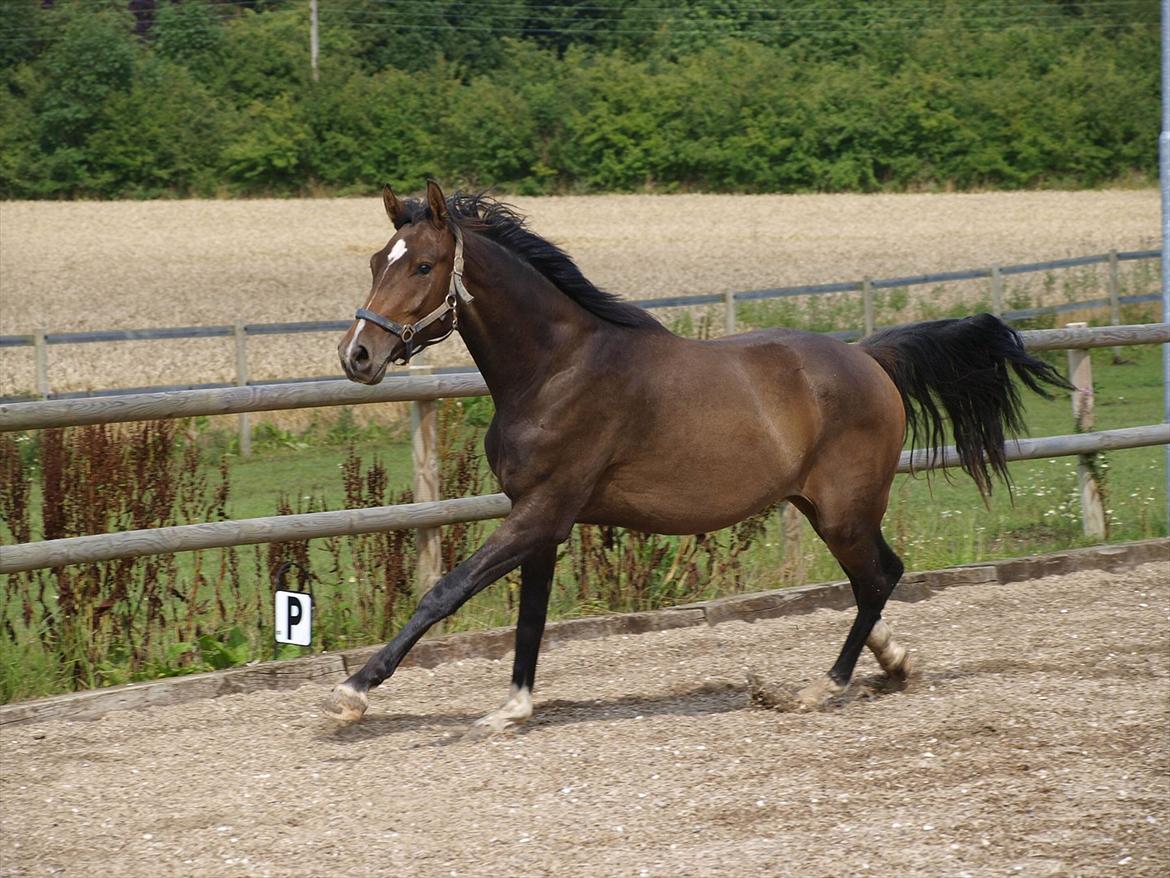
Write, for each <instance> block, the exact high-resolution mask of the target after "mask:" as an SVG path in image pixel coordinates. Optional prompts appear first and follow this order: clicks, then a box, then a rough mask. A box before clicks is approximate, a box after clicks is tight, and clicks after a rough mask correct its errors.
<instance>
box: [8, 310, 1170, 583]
mask: <svg viewBox="0 0 1170 878" xmlns="http://www.w3.org/2000/svg"><path fill="white" fill-rule="evenodd" d="M1022 335H1023V339H1024V344H1025V345H1026V346H1027V347H1028V348H1029V349H1031V350H1056V349H1070V350H1082V349H1087V348H1093V347H1109V346H1113V345H1117V344H1157V343H1165V342H1168V341H1170V323H1158V324H1143V325H1137V326H1118V327H1098V328H1089V327H1066V328H1064V329H1054V330H1034V331H1031V332H1026V333H1022ZM486 392H487V387H486V385H485V384H484V383H483V379H482V377H481V376H480V375H479V374H478V373H467V374H463V375H412V376H402V377H396V378H390V379H387V380H386V381H384V382H383V383H382V384H380V385H376V386H374V387H367V386H364V385H358V384H352V383H349V382H326V383H312V384H307V385H301V386H296V387H291V386H284V387H265V388H258V387H241V388H233V389H231V390H218V391H189V392H186V393H171V394H161V393H160V394H144V395H142V396H141V397H137V398H131V397H127V398H119V399H91V400H68V401H64V400H62V401H56V400H52V401H46V402H31V403H16V404H9V405H0V431H12V430H25V429H31V428H34V427H46V426H71V425H81V424H94V423H107V422H116V421H129V420H143V419H152V418H167V417H187V416H190V415H193V414H233V413H240V412H250V411H270V410H273V409H281V408H301V407H308V406H322V405H343V404H353V403H368V402H383V401H390V400H394V401H405V400H413V401H420V400H421V401H422V402H421V403H419V404H420V405H426V404H428V402H427V401H433V400H435V399H438V398H441V397H453V396H479V395H483V394H485V393H486ZM1159 444H1170V424H1154V425H1149V426H1141V427H1128V428H1124V429H1120V430H1103V431H1100V432H1094V433H1078V434H1074V435H1068V436H1046V437H1041V438H1036V439H1020V440H1015V441H1012V442H1009V443H1008V444H1007V445H1006V447H1005V452H1006V455H1007V459H1008V460H1030V459H1035V458H1043V457H1058V456H1065V455H1081V454H1091V453H1094V452H1097V451H1102V450H1106V449H1120V448H1136V447H1141V446H1147V445H1159ZM432 445H433V443H432ZM957 463H958V455H957V453H956V452H955V450H954V448H953V447H952V448H945V449H941V450H938V451H936V450H935V449H921V450H919V451H917V452H915V453H914V454H913V455H911V454H910V453H909V452H905V453H903V455H902V458H901V461H900V463H899V472H908V471H921V470H927V469H933V468H936V467H946V466H955V465H956V464H957ZM509 508H510V507H509V503H508V500H507V498H506V497H504V495H502V494H491V495H486V496H483V497H463V498H458V499H455V500H443V501H438V500H433V501H430V502H421V503H413V504H405V505H400V506H382V507H374V508H369V509H346V510H340V511H334V512H316V513H307V514H301V515H286V516H273V517H268V518H254V519H243V520H236V521H222V522H208V523H203V524H192V525H179V526H175V527H166V528H153V529H149V530H140V531H130V532H123V533H114V534H95V535H91V536H83V537H70V538H66V539H60V540H47V541H41V542H37V543H23V544H19V545H13V546H3V547H0V573H18V572H22V571H26V570H35V569H40V568H45V567H59V566H63V565H65V564H78V563H92V562H96V561H106V560H113V559H116V558H126V557H134V556H138V555H149V554H160V553H170V552H178V551H189V550H196V549H208V548H219V547H228V546H238V545H247V544H252V543H263V542H278V541H285V540H294V539H296V540H303V539H312V538H318V537H329V536H340V535H350V534H358V533H369V532H373V531H381V530H394V529H409V528H417V529H419V531H420V534H429V535H430V536H431V537H433V536H434V533H435V532H434V528H436V527H438V526H440V525H443V524H451V523H455V522H464V521H480V520H484V519H490V518H499V517H502V516H504V515H506V514H507V512H508V509H509ZM434 572H435V571H434V570H430V569H428V570H427V571H425V572H424V575H423V578H424V580H427V579H433V576H434ZM428 584H429V583H428Z"/></svg>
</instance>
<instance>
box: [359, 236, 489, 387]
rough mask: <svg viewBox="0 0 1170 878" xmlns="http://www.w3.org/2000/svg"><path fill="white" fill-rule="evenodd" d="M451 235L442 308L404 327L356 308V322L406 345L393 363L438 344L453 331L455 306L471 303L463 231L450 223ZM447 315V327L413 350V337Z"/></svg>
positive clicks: (455, 314) (364, 309)
mask: <svg viewBox="0 0 1170 878" xmlns="http://www.w3.org/2000/svg"><path fill="white" fill-rule="evenodd" d="M451 232H452V234H454V235H455V262H454V264H453V265H452V266H451V285H450V286H449V287H448V288H447V296H446V298H444V299H443V304H442V305H440V306H439V307H438V308H436V309H435V310H434V311H432V312H431V313H430V314H428V315H427V316H426V317H423V318H422V319H421V320H416V321H415V322H414V323H407V324H405V325H404V324H402V323H398V322H396V321H394V320H391V319H390V318H389V317H383V316H382V315H381V314H379V313H377V312H376V311H371V310H370V309H369V308H358V309H357V311H356V312H355V313H354V317H355V318H356V319H357V320H368V321H369V322H370V323H373V324H374V325H375V326H378V327H380V328H382V329H384V330H386V331H387V332H389V333H390V334H391V335H396V336H398V337H399V338H400V339H402V343H403V344H404V345H406V351H405V352H404V353H403V354H402V357H401V359H400V360H395V362H396V363H401V364H406V363H409V362H410V358H411V357H413V356H414V355H415V353H417V352H418V351H421V350H422V349H423V348H426V347H430V346H431V345H433V344H438V343H439V342H441V341H442V340H443V339H445V338H446V337H447V336H449V335H450V334H451V333H452V332H454V331H455V330H456V329H457V328H458V326H459V313H458V312H457V311H456V310H455V306H456V305H458V304H459V302H463V304H464V305H466V304H468V303H470V302H471V300H472V295H471V293H469V292H468V291H467V287H466V286H464V284H463V232H462V231H460V229H459V226H457V225H455V224H454V223H452V224H451ZM448 313H450V314H451V315H452V316H451V328H450V329H448V330H447V331H446V332H444V333H443V334H442V335H440V336H438V337H437V338H432V339H428V340H426V341H424V342H423V343H422V344H420V345H418V346H417V347H415V345H414V337H415V336H416V335H417V334H418V333H419V332H421V331H422V330H424V329H426V328H427V327H428V326H430V325H431V324H432V323H434V322H435V321H436V320H441V319H443V318H444V317H446V316H447V314H448Z"/></svg>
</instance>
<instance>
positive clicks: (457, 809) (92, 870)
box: [0, 563, 1170, 878]
mask: <svg viewBox="0 0 1170 878" xmlns="http://www.w3.org/2000/svg"><path fill="white" fill-rule="evenodd" d="M886 617H887V618H888V619H889V620H890V622H891V624H892V626H893V628H894V632H895V634H896V635H897V636H898V637H899V639H900V640H902V641H903V642H904V643H905V644H906V645H908V646H909V647H911V648H912V649H913V650H914V655H915V657H916V658H917V660H918V661H919V663H920V666H921V673H920V675H919V676H917V677H916V678H915V679H913V680H912V681H911V683H910V684H909V686H908V687H907V688H906V689H905V690H903V691H896V692H875V691H874V689H873V684H875V683H876V681H877V678H876V677H875V676H874V674H875V671H876V664H875V663H874V662H873V660H872V658H871V657H869V656H866V657H864V658H863V659H862V664H861V666H860V667H859V681H860V684H856V685H855V686H854V687H852V688H851V690H850V692H849V693H847V694H846V696H844V697H843V698H842V699H840V700H839V701H838V702H837V703H835V704H833V705H831V706H830V707H828V708H827V709H826V710H824V711H821V712H815V713H781V712H776V711H768V710H762V709H760V708H754V707H750V706H749V705H748V698H747V695H746V692H745V686H744V675H745V673H746V672H748V671H753V672H755V673H757V674H759V675H760V676H761V677H762V678H764V679H765V680H768V681H770V682H773V683H778V684H799V683H802V682H805V681H808V680H811V679H813V678H814V677H816V676H817V675H818V674H820V673H821V672H822V671H823V670H824V669H825V668H826V667H827V666H828V665H829V664H830V663H831V661H832V659H833V658H834V656H835V653H836V650H837V648H838V647H839V645H840V642H841V640H842V638H843V636H844V633H845V629H846V627H847V625H848V622H849V619H850V616H849V615H847V614H845V613H842V612H838V611H830V610H820V611H817V612H815V613H813V614H810V615H806V616H799V617H791V618H785V619H777V620H773V621H761V622H758V623H756V624H754V625H749V624H746V623H742V622H734V623H727V624H723V625H719V626H716V627H713V628H707V627H703V628H688V629H679V630H673V631H668V632H662V633H655V634H647V635H642V636H636V637H611V638H607V639H604V640H594V641H576V642H572V643H568V644H565V645H563V646H561V647H560V648H558V649H555V650H552V651H550V652H548V653H547V654H546V655H545V657H544V661H543V663H542V667H541V670H540V673H539V674H538V679H537V685H538V689H537V699H536V710H537V713H536V715H535V716H534V717H533V720H532V721H531V722H530V723H529V725H528V726H526V727H525V728H524V729H523V730H522V731H520V732H518V733H514V734H505V735H500V736H496V737H493V738H489V739H487V740H479V741H464V740H462V739H461V736H462V735H463V733H464V731H465V730H466V729H467V727H468V725H469V724H470V723H471V722H472V721H473V720H474V719H475V718H476V717H478V716H479V715H481V714H482V713H484V712H486V711H488V710H489V709H491V708H493V707H494V706H496V704H497V702H499V701H500V700H502V696H503V695H504V693H505V689H506V684H507V678H508V670H509V667H510V663H509V661H507V660H505V661H488V660H469V661H463V662H459V663H453V664H449V665H443V666H440V667H438V668H436V669H434V670H430V671H428V670H423V669H409V670H404V671H402V672H401V673H400V674H399V675H397V676H396V677H395V678H394V679H393V680H392V681H390V682H389V683H388V684H386V686H384V687H382V688H381V689H379V690H375V692H374V693H373V697H372V699H371V701H372V703H371V708H370V712H369V713H368V714H367V716H366V718H365V719H364V720H363V721H362V722H361V723H360V724H358V725H355V726H350V727H344V728H340V729H338V728H336V727H334V726H332V725H331V724H329V723H327V722H326V721H325V720H323V719H322V718H321V717H320V716H319V712H318V710H319V705H320V703H321V701H322V698H323V695H324V693H325V690H324V688H322V687H320V686H306V687H303V688H301V689H299V690H296V691H294V692H261V693H253V694H248V695H238V696H229V697H224V698H220V699H216V700H213V701H202V702H194V703H189V704H185V705H176V706H173V707H165V708H156V709H152V710H150V711H146V712H135V713H130V712H122V713H115V714H110V715H108V716H106V717H105V718H104V719H102V720H99V721H97V722H88V723H87V722H49V723H42V724H34V725H25V726H18V727H14V728H6V729H3V730H0V754H2V755H0V760H2V768H3V771H2V777H0V796H2V798H0V830H2V833H0V875H3V876H31V875H118V876H126V878H131V876H150V878H156V876H169V875H182V876H187V875H190V876H234V875H241V876H243V875H271V876H313V878H328V876H354V875H369V876H375V875H387V876H400V875H409V876H452V875H454V876H483V875H525V876H537V875H539V876H610V875H613V876H756V875H759V876H801V878H804V876H845V875H849V876H853V875H882V876H894V875H897V876H905V875H931V876H935V875H948V876H964V875H969V876H999V875H1023V876H1036V875H1062V876H1064V875H1076V876H1097V875H1126V876H1155V875H1156V876H1162V875H1165V874H1167V870H1168V868H1170V579H1168V577H1167V564H1165V563H1158V564H1147V565H1143V566H1141V567H1138V568H1135V569H1133V570H1131V571H1127V572H1124V573H1116V574H1114V573H1105V572H1098V571H1093V572H1083V573H1076V574H1071V575H1066V576H1060V577H1051V578H1048V579H1042V580H1036V581H1032V582H1021V583H1014V584H1011V585H995V584H989V585H968V586H961V587H956V588H952V589H950V590H948V591H945V592H943V593H941V594H938V595H936V596H934V597H933V598H931V599H930V600H928V601H925V602H922V603H917V604H901V603H895V604H892V605H891V607H890V609H889V611H888V612H887V614H886Z"/></svg>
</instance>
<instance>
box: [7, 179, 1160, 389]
mask: <svg viewBox="0 0 1170 878" xmlns="http://www.w3.org/2000/svg"><path fill="white" fill-rule="evenodd" d="M512 200H513V201H514V203H515V204H516V206H517V207H518V208H519V209H520V210H521V211H522V212H524V213H525V214H527V215H528V216H529V218H530V222H531V225H532V227H533V228H534V229H535V230H536V231H537V232H538V233H540V234H543V235H545V236H546V237H549V238H551V239H552V240H554V241H556V242H557V243H558V244H560V245H561V246H562V247H564V248H565V249H566V250H567V251H568V252H569V253H571V254H572V255H573V256H574V257H575V258H576V259H577V261H578V263H579V264H580V265H581V267H582V269H583V270H584V271H585V274H586V275H587V276H588V277H589V278H590V279H592V280H593V281H594V282H596V283H598V284H599V285H600V286H603V287H605V288H607V289H610V290H613V291H614V292H618V293H621V294H625V295H629V296H631V297H638V298H644V297H661V296H677V295H698V294H702V293H715V292H722V291H727V290H747V289H760V288H766V287H774V286H782V285H794V284H803V283H820V282H829V281H839V280H855V279H860V278H861V277H864V276H867V275H868V276H871V277H875V278H881V277H891V276H898V275H907V274H916V273H927V272H935V271H946V270H954V269H965V268H973V267H978V266H987V265H991V264H995V263H999V264H1005V265H1006V264H1013V263H1020V262H1029V261H1041V260H1046V259H1054V258H1061V257H1066V256H1077V255H1084V254H1090V253H1101V252H1105V251H1108V250H1110V249H1120V250H1131V249H1143V248H1149V247H1154V246H1157V243H1158V240H1157V236H1158V210H1159V208H1158V194H1157V192H1156V191H1155V190H1153V189H1141V190H1124V191H1085V192H1017V193H1011V192H1008V193H975V194H904V195H792V196H789V195H765V196H731V195H618V196H565V197H546V198H516V199H512ZM389 234H390V227H389V223H388V221H387V220H386V218H385V216H384V214H383V213H382V207H381V202H380V200H379V199H378V198H350V199H321V200H300V201H297V200H256V201H151V202H105V203H101V202H70V203H64V202H6V203H3V204H0V304H2V307H0V334H17V333H29V332H32V331H34V330H45V331H49V332H62V331H74V330H96V329H129V328H145V327H160V326H195V325H222V324H230V323H233V322H235V321H243V322H246V323H259V322H284V321H298V320H344V319H346V318H347V317H348V316H349V315H350V314H352V313H353V310H354V308H355V307H357V306H358V305H360V304H362V301H363V297H364V295H365V293H366V292H367V289H368V284H369V277H368V268H367V258H368V256H369V255H370V253H371V252H373V251H374V250H376V249H377V248H379V247H381V246H382V244H384V243H385V241H386V238H387V237H388V236H389ZM1151 266H1152V263H1143V264H1141V265H1127V266H1126V274H1125V278H1124V283H1125V289H1124V290H1123V292H1126V293H1129V292H1149V291H1151V290H1152V289H1154V288H1156V283H1157V278H1156V268H1153V267H1151ZM1102 281H1103V273H1100V272H1098V271H1097V270H1095V269H1092V268H1090V269H1085V270H1074V271H1066V272H1061V273H1059V274H1058V275H1053V276H1048V275H1041V274H1035V275H1022V276H1016V277H1011V278H1008V283H1007V289H1006V292H1005V300H1006V301H1008V302H1009V303H1011V302H1013V301H1016V302H1020V303H1027V304H1042V303H1046V304H1051V303H1054V302H1059V301H1069V300H1075V299H1085V298H1094V297H1098V296H1100V295H1102V294H1103V282H1102ZM987 288H988V283H987V282H986V281H974V282H967V283H964V284H954V285H949V286H947V287H945V288H943V287H938V288H934V287H915V288H912V289H911V290H910V291H909V296H908V297H907V298H908V302H909V304H908V305H904V306H903V307H901V309H900V310H898V311H897V312H895V311H892V310H889V309H887V310H886V311H885V312H879V322H894V321H895V320H899V319H914V318H916V317H922V316H932V314H933V313H935V312H934V311H932V309H937V308H939V307H942V306H943V305H945V306H946V307H950V308H953V307H955V306H956V301H958V302H960V303H969V304H970V307H971V308H972V309H973V308H975V307H977V306H978V304H979V302H980V301H986V299H987V296H988V290H987ZM821 298H822V299H832V298H836V297H821ZM853 298H854V299H856V297H853ZM943 300H946V301H945V302H944V301H943ZM821 304H822V305H824V303H821ZM849 307H852V305H850V306H849ZM960 307H961V305H960ZM857 310H858V313H859V308H858V309H857ZM659 316H660V318H661V319H663V320H664V321H665V322H667V323H668V324H669V325H676V321H678V320H679V319H680V315H679V314H678V313H670V312H659ZM688 319H689V318H688ZM750 321H751V316H750V314H745V320H744V321H742V322H750ZM713 322H714V323H716V324H717V323H719V321H718V320H716V321H713ZM692 325H693V324H692ZM713 328H714V330H715V331H718V329H719V327H718V326H715V327H713ZM335 342H336V338H334V337H333V335H331V334H310V335H298V336H283V337H279V336H278V337H260V338H252V339H250V340H249V363H250V369H251V373H252V377H253V378H254V379H270V378H291V377H307V376H310V375H330V374H337V372H338V367H337V361H336V353H335ZM432 356H433V358H434V359H433V360H432V362H436V363H441V364H450V363H455V362H461V361H463V358H464V357H465V354H464V353H463V352H462V351H461V349H460V347H459V345H458V342H457V340H453V341H452V342H450V343H448V344H447V345H444V346H443V347H442V348H439V349H437V350H436V351H435V352H433V354H432ZM49 370H50V371H49V374H50V381H51V386H52V388H53V390H55V391H69V390H85V389H103V388H110V387H137V386H145V385H156V384H178V383H198V382H212V381H231V380H233V379H234V355H233V349H232V342H231V340H230V339H209V340H183V341H144V342H133V343H116V344H85V345H68V346H65V345H62V346H54V347H52V348H51V349H50V352H49ZM33 386H34V377H33V365H32V352H31V348H27V347H26V348H15V349H7V350H4V351H3V352H0V395H5V396H6V395H16V394H21V393H28V392H30V391H31V390H32V388H33Z"/></svg>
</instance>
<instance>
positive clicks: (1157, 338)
mask: <svg viewBox="0 0 1170 878" xmlns="http://www.w3.org/2000/svg"><path fill="white" fill-rule="evenodd" d="M1020 335H1021V336H1022V337H1023V340H1024V345H1025V346H1026V347H1027V348H1028V349H1029V350H1061V349H1067V348H1095V347H1112V346H1114V345H1119V344H1156V343H1159V342H1167V341H1170V323H1140V324H1135V325H1132V326H1102V327H1091V328H1086V329H1067V328H1066V329H1034V330H1028V331H1026V332H1022V333H1020ZM486 393H487V385H486V384H485V383H484V380H483V376H481V375H480V374H479V373H478V372H457V373H449V374H442V375H434V374H432V375H390V376H387V377H386V378H385V379H383V381H382V383H381V384H377V385H374V386H372V387H370V386H367V385H364V384H355V383H353V382H352V381H344V380H342V381H338V380H332V381H313V382H302V383H297V384H277V385H250V386H247V387H227V388H220V389H211V390H184V391H177V392H169V393H168V392H155V393H141V394H132V395H127V396H117V397H91V398H86V399H60V400H57V399H53V400H44V401H40V402H8V403H0V432H10V431H13V430H33V429H44V428H48V427H77V426H82V425H85V424H102V423H121V422H125V421H146V420H155V419H158V418H188V417H195V416H199V415H233V414H241V413H244V412H267V411H279V410H281V409H296V408H316V407H321V406H332V405H360V404H364V403H373V402H407V401H416V400H435V399H442V398H447V397H466V396H483V395H485V394H486Z"/></svg>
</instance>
